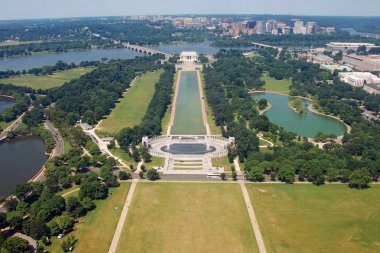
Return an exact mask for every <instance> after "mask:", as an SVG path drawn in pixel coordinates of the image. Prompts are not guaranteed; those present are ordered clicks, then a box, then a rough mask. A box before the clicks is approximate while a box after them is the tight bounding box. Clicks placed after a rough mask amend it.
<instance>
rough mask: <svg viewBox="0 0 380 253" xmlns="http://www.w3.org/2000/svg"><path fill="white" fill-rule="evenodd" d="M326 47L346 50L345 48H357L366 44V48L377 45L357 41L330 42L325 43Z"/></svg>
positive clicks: (332, 49)
mask: <svg viewBox="0 0 380 253" xmlns="http://www.w3.org/2000/svg"><path fill="white" fill-rule="evenodd" d="M326 46H327V49H328V50H331V51H338V50H341V51H347V50H350V49H351V50H354V51H356V50H358V48H359V47H360V46H366V47H367V50H369V49H371V48H374V47H377V46H376V45H375V44H373V43H357V42H330V43H328V44H326Z"/></svg>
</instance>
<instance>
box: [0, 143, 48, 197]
mask: <svg viewBox="0 0 380 253" xmlns="http://www.w3.org/2000/svg"><path fill="white" fill-rule="evenodd" d="M47 158H48V157H47V156H46V155H45V145H44V143H43V141H42V140H41V139H40V138H37V137H32V136H27V137H17V138H15V139H14V140H8V141H6V142H3V143H0V174H1V176H0V196H7V195H9V194H10V193H12V192H13V190H14V189H15V187H16V185H17V184H22V183H25V182H27V181H28V180H30V179H31V178H32V177H33V176H34V175H35V174H36V173H37V172H38V171H39V170H40V169H41V168H42V166H43V165H44V164H45V162H46V161H47Z"/></svg>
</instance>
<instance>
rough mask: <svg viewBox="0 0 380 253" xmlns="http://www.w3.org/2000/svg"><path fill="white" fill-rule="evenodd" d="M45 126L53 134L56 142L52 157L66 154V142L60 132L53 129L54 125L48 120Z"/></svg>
mask: <svg viewBox="0 0 380 253" xmlns="http://www.w3.org/2000/svg"><path fill="white" fill-rule="evenodd" d="M44 126H45V128H46V129H47V130H48V131H49V132H50V133H51V135H52V136H53V138H54V140H55V148H54V150H53V152H52V156H57V155H63V153H64V152H65V150H64V142H63V139H62V137H61V135H60V134H59V132H58V130H57V129H56V128H54V127H53V125H52V124H51V122H50V121H49V120H48V119H47V120H46V121H45V123H44Z"/></svg>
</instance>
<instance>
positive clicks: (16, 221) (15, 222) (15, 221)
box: [8, 215, 24, 231]
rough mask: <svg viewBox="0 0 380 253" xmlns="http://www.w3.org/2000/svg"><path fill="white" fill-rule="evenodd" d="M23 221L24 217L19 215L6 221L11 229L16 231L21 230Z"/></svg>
mask: <svg viewBox="0 0 380 253" xmlns="http://www.w3.org/2000/svg"><path fill="white" fill-rule="evenodd" d="M23 221H24V219H23V218H22V217H21V216H19V215H15V216H13V217H12V218H10V219H9V220H8V223H9V226H10V227H11V228H12V229H14V230H16V231H18V230H21V228H22V223H23Z"/></svg>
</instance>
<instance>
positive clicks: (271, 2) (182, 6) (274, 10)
mask: <svg viewBox="0 0 380 253" xmlns="http://www.w3.org/2000/svg"><path fill="white" fill-rule="evenodd" d="M206 13H209V14H226V13H231V14H239V13H241V14H301V15H344V16H379V15H380V1H379V0H135V1H134V0H0V19H2V20H4V19H28V18H56V17H78V16H79V17H83V16H119V15H136V14H206Z"/></svg>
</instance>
